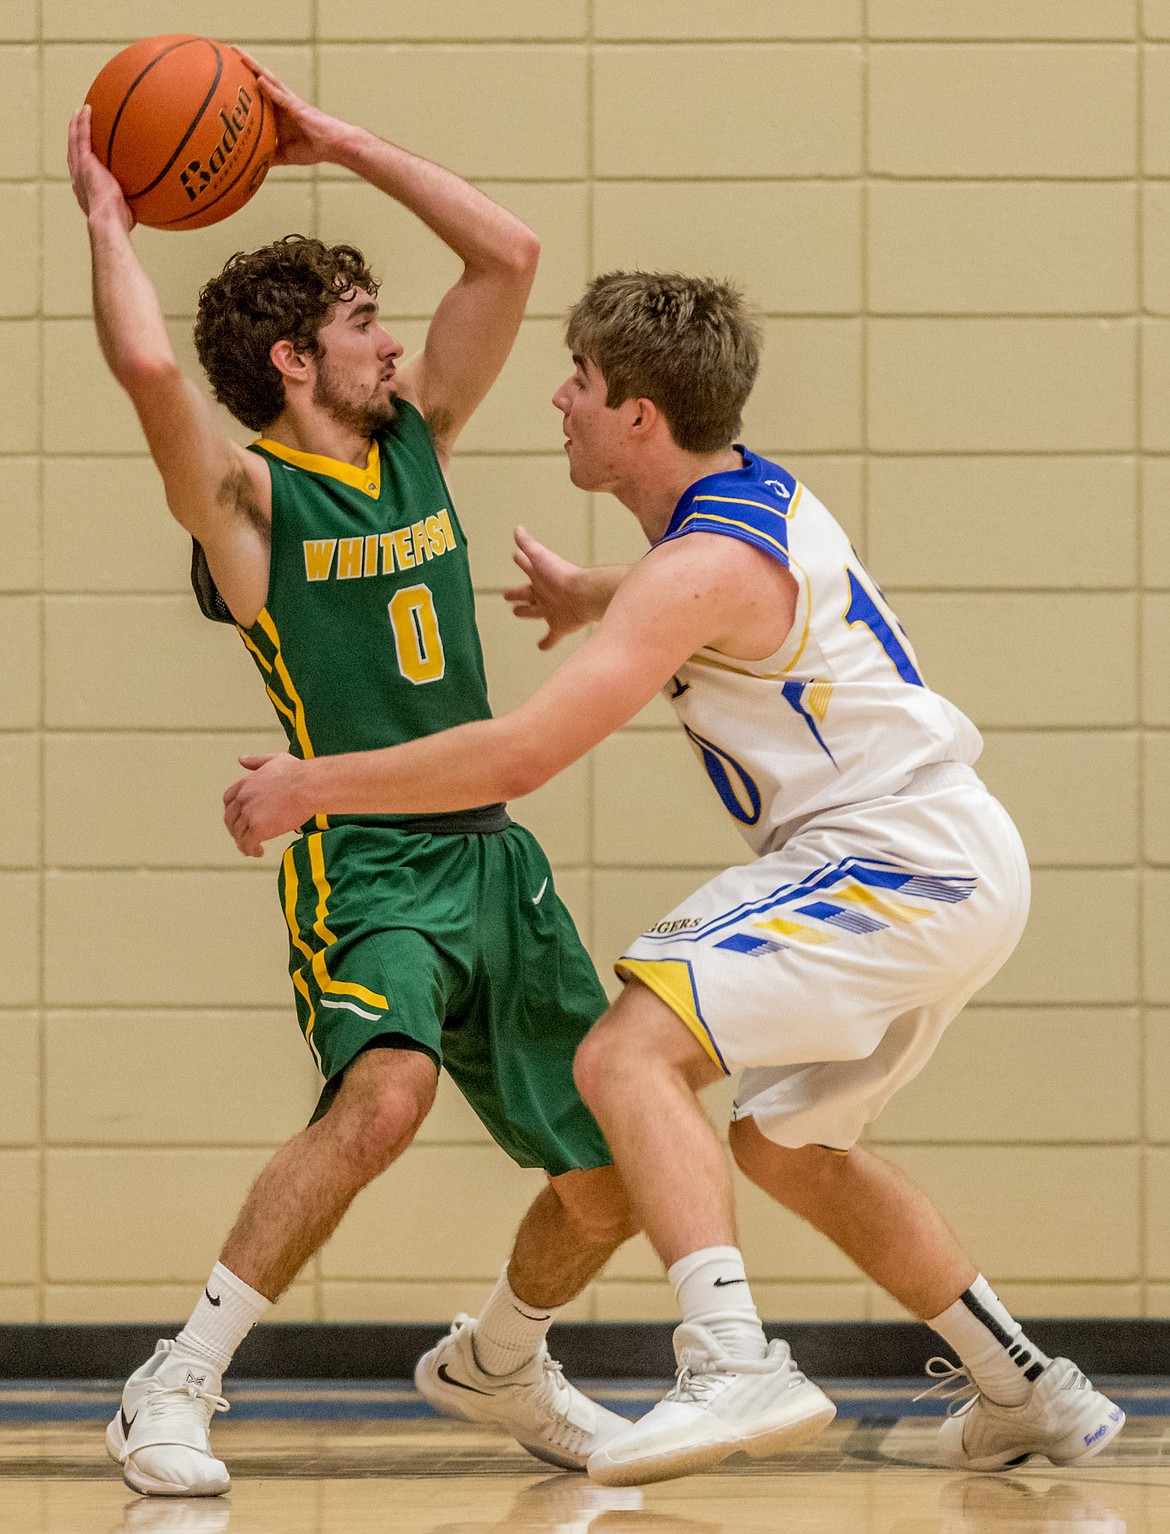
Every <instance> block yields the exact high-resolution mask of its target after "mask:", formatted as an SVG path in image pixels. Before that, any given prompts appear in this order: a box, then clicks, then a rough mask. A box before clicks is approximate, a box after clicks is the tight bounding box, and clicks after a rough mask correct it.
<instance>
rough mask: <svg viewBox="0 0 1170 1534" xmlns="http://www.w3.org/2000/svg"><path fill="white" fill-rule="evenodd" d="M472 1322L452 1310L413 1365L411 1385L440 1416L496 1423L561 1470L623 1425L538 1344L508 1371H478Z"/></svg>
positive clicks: (580, 1461) (576, 1465)
mask: <svg viewBox="0 0 1170 1534" xmlns="http://www.w3.org/2000/svg"><path fill="white" fill-rule="evenodd" d="M474 1325H475V1321H474V1320H473V1319H472V1317H470V1316H456V1317H455V1321H454V1324H453V1325H452V1327H451V1330H450V1331H449V1332H448V1333H447V1335H446V1336H445V1337H444V1338H443V1339H442V1341H441V1342H440V1343H439V1344H438V1345H437V1346H436V1347H433V1348H432V1349H431V1350H430V1352H429V1353H424V1354H423V1356H422V1357H421V1358H420V1359H419V1361H418V1363H417V1364H416V1365H415V1370H414V1385H415V1389H416V1390H417V1391H418V1393H419V1395H420V1396H422V1398H423V1400H424V1401H428V1402H429V1403H430V1404H431V1405H432V1406H433V1407H434V1408H435V1410H436V1411H439V1412H442V1413H443V1414H444V1416H447V1417H459V1418H460V1419H461V1420H462V1421H464V1422H495V1423H497V1424H498V1425H499V1426H500V1427H503V1428H507V1430H508V1432H509V1433H511V1435H512V1437H513V1438H515V1439H516V1440H517V1442H518V1443H520V1444H522V1445H523V1446H524V1448H526V1449H527V1450H528V1452H529V1454H534V1455H535V1456H536V1458H537V1459H542V1460H544V1461H545V1463H546V1464H549V1465H557V1466H559V1467H560V1468H561V1469H562V1470H584V1468H585V1462H586V1461H587V1460H588V1458H589V1456H590V1455H591V1454H592V1453H593V1452H594V1451H595V1450H596V1449H599V1448H600V1447H601V1445H602V1444H604V1443H607V1442H608V1441H609V1440H610V1439H611V1438H613V1437H615V1436H616V1435H617V1434H618V1433H622V1432H624V1431H625V1430H626V1428H628V1427H629V1426H630V1423H629V1421H628V1419H627V1418H625V1417H619V1416H618V1415H617V1413H616V1412H611V1411H609V1410H607V1409H606V1407H604V1406H599V1405H598V1403H597V1402H596V1401H591V1400H590V1399H589V1397H588V1396H587V1395H582V1393H581V1392H580V1391H579V1390H578V1389H577V1388H576V1386H574V1385H570V1384H569V1382H568V1380H567V1379H566V1378H565V1376H564V1374H563V1373H562V1371H561V1366H560V1364H558V1363H557V1362H555V1360H554V1359H552V1358H550V1357H549V1353H548V1348H547V1347H546V1346H545V1345H544V1344H543V1343H542V1344H541V1347H540V1351H539V1352H538V1353H537V1354H536V1356H535V1357H534V1358H532V1359H530V1360H529V1362H528V1363H526V1364H524V1365H523V1366H522V1367H521V1368H519V1369H517V1370H515V1371H514V1373H512V1374H485V1373H484V1371H483V1370H482V1369H481V1368H480V1367H479V1365H478V1364H477V1363H476V1361H475V1350H474V1348H473V1347H472V1342H471V1332H472V1328H473V1327H474Z"/></svg>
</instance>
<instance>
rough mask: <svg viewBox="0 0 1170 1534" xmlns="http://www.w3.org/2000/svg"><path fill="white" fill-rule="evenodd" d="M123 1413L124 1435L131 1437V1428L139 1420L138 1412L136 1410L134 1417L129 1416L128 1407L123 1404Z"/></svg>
mask: <svg viewBox="0 0 1170 1534" xmlns="http://www.w3.org/2000/svg"><path fill="white" fill-rule="evenodd" d="M121 1415H122V1433H123V1436H124V1437H126V1438H129V1437H130V1429H131V1428H132V1427H133V1426H134V1424H135V1423H136V1422H137V1421H138V1413H137V1412H135V1413H134V1415H133V1416H132V1417H127V1415H126V1408H125V1407H124V1406H123V1408H122V1414H121Z"/></svg>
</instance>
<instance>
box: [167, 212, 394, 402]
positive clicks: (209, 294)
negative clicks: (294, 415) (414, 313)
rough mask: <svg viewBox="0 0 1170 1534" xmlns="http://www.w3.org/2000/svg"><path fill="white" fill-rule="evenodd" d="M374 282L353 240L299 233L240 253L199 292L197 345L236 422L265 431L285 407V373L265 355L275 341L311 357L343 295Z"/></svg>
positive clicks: (371, 287) (369, 289) (372, 291)
mask: <svg viewBox="0 0 1170 1534" xmlns="http://www.w3.org/2000/svg"><path fill="white" fill-rule="evenodd" d="M378 286H379V284H378V282H377V280H376V279H375V277H374V275H373V273H372V272H371V271H370V268H369V266H368V265H367V264H366V258H365V256H363V255H362V253H361V251H360V250H357V249H355V247H354V246H352V245H326V244H324V242H323V241H321V240H315V239H311V238H309V237H308V236H306V235H302V234H288V235H285V237H284V239H282V240H276V241H274V243H273V244H271V245H263V246H261V248H260V249H259V250H253V251H247V252H245V251H237V252H236V254H235V255H234V256H232V257H231V259H230V260H229V261H228V263H227V265H226V266H225V267H224V269H223V271H222V272H220V274H219V276H218V277H213V278H212V279H211V281H210V282H208V283H206V284H205V286H204V287H203V289H202V291H201V292H200V294H199V308H198V311H197V313H196V317H195V349H196V351H197V352H198V353H199V361H200V362H201V363H202V364H203V370H204V372H205V373H206V374H207V377H208V379H209V381H210V383H211V388H212V392H213V393H214V395H215V397H216V399H217V400H219V402H220V404H221V405H226V406H227V408H228V409H229V410H230V411H231V413H232V415H234V416H235V418H236V420H237V421H240V422H242V423H243V424H244V425H245V426H248V427H250V428H251V429H252V430H253V431H263V430H264V428H265V427H266V426H270V425H271V424H272V422H273V421H275V420H276V418H277V416H278V415H279V414H280V413H281V411H282V410H283V409H284V404H285V398H284V379H283V378H282V377H281V376H280V373H279V371H278V370H277V368H276V367H274V366H273V363H272V359H271V357H270V356H269V355H268V354H269V352H270V351H271V350H272V348H273V346H274V345H275V344H276V342H277V341H289V342H291V343H292V345H293V347H294V348H295V349H296V350H297V351H298V352H304V353H307V354H308V355H309V356H314V355H316V353H317V352H318V350H319V348H320V342H319V341H318V339H317V336H318V332H319V331H320V329H321V327H322V325H325V324H327V323H328V321H329V315H330V312H331V311H332V309H333V307H334V305H335V304H337V303H339V302H340V300H341V297H342V295H343V294H344V293H349V292H351V291H353V289H355V288H360V289H361V290H362V291H363V292H365V293H368V294H369V295H370V297H371V298H373V297H376V296H377V292H378Z"/></svg>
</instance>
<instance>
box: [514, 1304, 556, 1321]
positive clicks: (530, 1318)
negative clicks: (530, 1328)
mask: <svg viewBox="0 0 1170 1534" xmlns="http://www.w3.org/2000/svg"><path fill="white" fill-rule="evenodd" d="M512 1309H513V1310H514V1311H515V1312H516V1314H517V1315H518V1316H523V1317H524V1319H525V1320H526V1321H551V1320H552V1317H551V1316H530V1315H529V1314H528V1312H527V1311H526V1310H521V1309H520V1307H519V1305H513V1306H512Z"/></svg>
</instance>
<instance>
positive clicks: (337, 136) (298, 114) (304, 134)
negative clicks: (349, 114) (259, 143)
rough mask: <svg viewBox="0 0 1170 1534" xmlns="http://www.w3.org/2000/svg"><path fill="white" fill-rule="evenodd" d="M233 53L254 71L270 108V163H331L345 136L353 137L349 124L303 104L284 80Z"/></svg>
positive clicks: (240, 51) (246, 56) (246, 55)
mask: <svg viewBox="0 0 1170 1534" xmlns="http://www.w3.org/2000/svg"><path fill="white" fill-rule="evenodd" d="M236 52H237V53H238V54H239V55H240V57H241V58H242V59H243V60H244V62H245V63H246V64H247V66H248V68H249V69H251V70H252V71H253V73H254V74H255V76H256V79H257V81H258V82H259V85H260V89H261V90H262V91H263V92H264V94H265V96H267V98H268V100H269V103H270V104H271V106H272V112H273V116H274V117H275V120H276V156H275V158H274V159H273V162H272V163H273V164H274V165H320V164H322V163H323V162H324V161H326V160H331V159H332V158H333V156H334V154H335V153H336V152H337V150H338V149H339V148H340V147H341V143H342V141H343V139H344V138H345V136H346V134H348V133H352V131H353V130H352V129H351V128H350V126H349V124H348V123H344V122H342V121H341V119H340V118H338V117H330V115H329V114H328V112H322V111H321V109H320V108H319V107H315V106H312V105H310V103H309V102H307V101H302V99H301V98H300V96H298V95H297V94H296V93H295V91H290V90H289V88H288V86H287V85H285V83H284V82H283V80H278V79H277V77H276V76H275V75H274V74H273V73H272V71H271V69H269V68H267V67H266V66H265V65H264V64H261V62H260V60H259V59H255V58H253V57H252V55H251V54H250V53H246V52H245V51H244V49H243V48H237V49H236Z"/></svg>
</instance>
